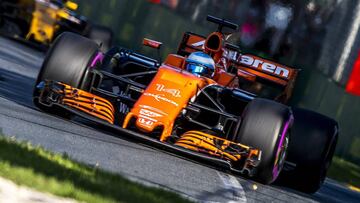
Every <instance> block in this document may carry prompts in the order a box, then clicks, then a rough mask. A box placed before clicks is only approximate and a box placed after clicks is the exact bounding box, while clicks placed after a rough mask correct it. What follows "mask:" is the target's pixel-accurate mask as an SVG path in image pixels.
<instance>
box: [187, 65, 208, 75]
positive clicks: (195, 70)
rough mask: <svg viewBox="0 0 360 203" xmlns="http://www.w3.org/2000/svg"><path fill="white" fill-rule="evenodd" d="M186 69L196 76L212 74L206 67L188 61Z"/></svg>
mask: <svg viewBox="0 0 360 203" xmlns="http://www.w3.org/2000/svg"><path fill="white" fill-rule="evenodd" d="M186 70H187V71H189V72H191V73H192V74H194V75H198V76H205V77H210V76H211V74H212V73H210V72H209V69H208V68H207V67H205V66H202V65H199V64H193V63H189V64H188V65H187V67H186Z"/></svg>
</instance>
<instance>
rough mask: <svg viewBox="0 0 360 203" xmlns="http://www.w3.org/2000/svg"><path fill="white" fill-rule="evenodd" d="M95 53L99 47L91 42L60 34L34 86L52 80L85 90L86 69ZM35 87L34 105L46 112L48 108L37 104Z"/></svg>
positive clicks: (37, 91) (83, 38) (71, 35)
mask: <svg viewBox="0 0 360 203" xmlns="http://www.w3.org/2000/svg"><path fill="white" fill-rule="evenodd" d="M97 53H99V46H98V45H97V44H96V43H95V42H93V41H92V40H90V39H88V38H85V37H82V36H80V35H77V34H74V33H69V32H65V33H63V34H61V35H60V36H59V37H57V38H56V40H55V41H54V43H53V44H52V46H51V47H50V49H49V51H48V52H47V55H46V57H45V60H44V63H43V65H42V67H41V70H40V72H39V75H38V77H37V80H36V84H35V85H36V86H37V85H39V83H40V82H41V81H44V80H53V81H58V82H62V83H65V84H68V85H70V86H72V87H75V88H79V89H82V90H87V88H88V84H89V72H88V67H89V66H90V63H91V62H92V60H93V59H94V57H95V56H96V54H97ZM36 86H35V88H34V91H33V98H34V104H35V105H36V106H37V107H39V108H40V109H42V110H45V111H47V110H48V108H46V107H44V106H43V105H41V104H40V103H39V102H38V99H37V98H38V96H39V93H40V92H39V90H38V88H36Z"/></svg>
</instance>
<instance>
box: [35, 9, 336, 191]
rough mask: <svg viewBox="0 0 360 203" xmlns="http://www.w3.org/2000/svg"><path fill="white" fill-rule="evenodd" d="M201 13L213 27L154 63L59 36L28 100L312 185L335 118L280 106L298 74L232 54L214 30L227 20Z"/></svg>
mask: <svg viewBox="0 0 360 203" xmlns="http://www.w3.org/2000/svg"><path fill="white" fill-rule="evenodd" d="M208 20H209V21H210V22H214V23H216V24H218V25H219V28H218V30H217V31H216V32H214V33H211V34H210V35H209V36H208V37H203V36H200V35H197V34H194V33H185V34H184V37H183V39H182V41H181V44H180V46H179V50H178V53H177V54H169V55H168V56H167V57H166V59H165V60H164V61H163V62H160V61H158V60H155V59H152V58H148V57H146V56H144V55H142V54H139V53H135V52H133V51H131V50H128V49H125V48H120V47H114V48H112V49H111V50H109V51H108V52H106V53H103V52H101V51H100V50H99V46H98V45H97V44H96V43H94V42H93V41H91V40H89V39H87V38H84V37H82V36H79V35H76V34H73V33H64V34H62V35H60V36H59V37H58V38H57V39H56V40H55V42H54V44H53V45H52V46H51V48H50V50H49V52H48V54H47V56H46V58H45V61H44V63H43V65H42V68H41V71H40V73H39V76H38V78H37V81H36V85H35V88H34V93H33V100H34V104H35V105H36V106H37V107H38V108H40V109H41V110H43V111H45V112H48V113H52V114H57V115H60V116H63V117H66V118H71V117H72V116H74V115H76V116H81V117H84V118H86V119H88V120H90V121H93V122H96V123H98V124H100V125H103V126H105V127H106V128H109V129H112V130H114V131H115V132H116V133H117V134H118V135H119V136H129V137H132V138H134V139H139V140H141V141H143V142H145V143H146V144H148V145H155V146H158V147H159V148H161V149H164V150H168V151H171V152H173V153H176V154H180V155H183V156H184V157H191V158H193V159H194V160H198V161H201V162H210V163H212V165H213V166H217V167H225V168H227V169H229V170H230V171H232V172H234V173H240V174H243V175H245V176H249V177H252V178H254V179H256V180H257V181H259V182H261V183H264V184H270V183H273V182H274V181H276V180H277V179H278V180H281V179H285V180H287V182H288V183H289V182H290V183H291V184H288V185H289V186H293V187H295V188H297V189H299V190H302V191H306V192H315V191H316V190H317V189H318V188H319V187H320V185H321V182H322V181H323V178H324V175H325V174H326V169H327V167H328V165H329V163H330V160H331V157H332V154H333V151H334V147H335V144H336V138H337V131H336V129H337V125H336V123H335V122H333V120H331V119H329V118H327V117H325V116H322V115H320V114H317V113H314V112H310V111H307V110H300V109H295V111H294V113H293V110H292V108H290V107H289V106H287V105H285V104H283V103H284V102H285V101H286V100H287V99H288V96H289V95H290V94H291V91H292V87H293V83H294V81H295V77H296V75H297V72H298V71H297V70H296V69H292V68H289V67H287V66H283V65H280V64H277V63H274V62H272V61H269V60H266V59H262V58H258V57H255V56H252V55H246V54H242V53H241V52H240V51H239V50H238V48H237V47H236V46H234V45H231V44H227V43H226V36H225V34H224V33H223V32H222V29H223V28H224V27H228V28H231V29H236V28H237V25H235V24H233V23H231V22H228V21H226V20H223V19H218V18H215V17H212V16H208ZM143 43H144V45H147V46H151V47H153V48H156V49H159V48H160V47H161V43H160V42H156V41H153V40H149V39H144V42H143ZM263 87H265V88H263ZM260 89H262V90H261V91H260ZM273 89H276V91H273ZM252 90H254V91H252ZM270 90H271V91H270ZM255 93H256V94H255ZM276 94H277V95H276ZM264 97H266V98H264ZM282 102H283V103H282ZM299 112H300V113H299ZM294 117H295V120H294ZM311 119H312V120H311ZM297 122H299V123H300V124H297ZM295 127H297V128H299V129H295V130H294V128H295ZM304 128H305V129H304ZM291 129H292V130H291ZM301 130H302V131H301ZM319 131H320V132H319ZM294 137H295V138H294ZM297 137H299V138H297ZM315 139H316V140H315ZM294 140H295V142H294ZM291 147H292V148H291ZM290 153H291V154H290ZM317 153H319V154H317ZM309 155H311V156H309ZM318 156H319V157H320V158H318ZM317 165H320V166H321V167H320V168H321V169H319V170H318V169H317ZM308 166H311V167H308ZM286 168H287V169H288V170H287V171H288V173H286V171H285V170H283V169H286ZM324 173H325V174H324ZM303 174H306V176H303V177H302V178H299V177H297V176H298V175H303ZM304 179H305V180H304ZM285 182H286V181H285ZM304 185H306V187H304Z"/></svg>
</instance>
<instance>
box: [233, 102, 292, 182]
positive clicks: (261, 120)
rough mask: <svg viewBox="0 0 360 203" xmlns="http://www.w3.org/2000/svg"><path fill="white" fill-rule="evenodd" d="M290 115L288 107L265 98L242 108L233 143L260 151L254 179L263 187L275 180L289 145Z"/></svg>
mask: <svg viewBox="0 0 360 203" xmlns="http://www.w3.org/2000/svg"><path fill="white" fill-rule="evenodd" d="M291 124H292V113H291V110H290V109H289V107H287V106H285V105H282V104H280V103H276V102H274V101H270V100H266V99H254V100H253V101H251V102H250V103H249V104H248V105H247V106H246V108H245V110H244V113H243V116H242V123H241V126H240V130H239V133H238V136H237V142H239V143H242V144H245V145H248V146H251V147H255V148H258V149H260V150H261V151H262V154H261V161H260V164H259V166H258V170H257V174H256V176H255V179H256V180H258V181H259V182H261V183H264V184H270V183H272V182H273V181H275V180H276V178H277V177H278V176H279V173H280V171H281V170H282V168H283V165H284V162H285V158H286V154H287V147H288V142H289V139H290V137H289V128H290V127H291Z"/></svg>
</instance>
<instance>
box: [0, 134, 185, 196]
mask: <svg viewBox="0 0 360 203" xmlns="http://www.w3.org/2000/svg"><path fill="white" fill-rule="evenodd" d="M79 147H81V146H79ZM139 164H141V163H139ZM0 176H2V177H4V178H6V179H9V180H12V181H14V182H15V183H17V184H19V185H25V186H29V187H31V188H34V189H36V190H38V191H43V192H49V193H52V194H54V195H57V196H61V197H67V198H73V199H75V200H79V201H82V202H134V203H135V202H141V203H142V202H149V203H150V202H188V201H187V200H185V199H183V198H181V197H180V196H179V195H177V194H175V193H172V192H168V191H165V190H162V189H158V188H151V187H147V186H143V185H140V184H137V183H133V182H131V181H129V180H127V179H125V178H123V177H121V176H119V175H115V174H111V173H109V172H105V171H102V170H100V169H98V168H97V167H96V166H94V167H92V166H87V165H84V164H81V163H77V162H75V161H72V160H70V159H69V158H68V157H67V156H66V155H58V154H54V153H51V152H48V151H46V150H44V149H43V148H41V147H34V146H32V145H31V144H29V143H23V142H22V143H19V142H17V141H16V140H15V139H10V138H5V137H3V136H0Z"/></svg>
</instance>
